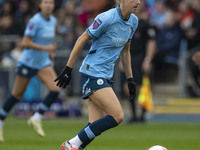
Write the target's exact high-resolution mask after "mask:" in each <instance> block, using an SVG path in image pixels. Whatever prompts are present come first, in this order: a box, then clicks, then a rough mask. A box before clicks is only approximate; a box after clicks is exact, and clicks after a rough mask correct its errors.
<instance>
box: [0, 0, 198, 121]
mask: <svg viewBox="0 0 200 150" xmlns="http://www.w3.org/2000/svg"><path fill="white" fill-rule="evenodd" d="M55 3H56V8H55V11H54V15H55V17H56V18H57V20H58V24H57V27H56V38H55V43H57V48H58V49H57V51H56V55H55V58H54V61H52V64H53V65H54V68H55V70H56V72H57V73H59V72H60V71H61V69H62V68H63V66H64V65H65V64H66V63H67V58H68V56H69V54H70V52H71V50H72V47H73V45H74V43H75V41H76V39H77V38H78V37H79V36H80V35H81V34H82V33H83V32H84V31H85V30H86V29H87V27H88V26H89V25H90V24H91V23H92V22H93V19H94V18H95V17H96V15H98V14H99V13H101V12H103V11H106V10H108V9H109V8H112V7H113V6H114V5H115V0H55ZM142 3H143V8H142V11H141V12H140V17H142V18H143V19H145V20H146V21H147V22H148V23H149V24H150V25H151V26H152V27H153V28H154V29H155V31H156V38H155V41H156V52H155V56H154V59H153V61H152V73H151V90H152V97H153V109H152V110H150V111H149V112H148V113H147V114H146V116H145V118H146V120H149V121H154V120H161V121H162V120H172V121H177V120H184V121H191V120H193V121H200V99H199V98H200V84H199V80H198V78H199V75H200V74H199V66H198V65H197V64H194V63H193V62H192V60H191V56H192V55H193V54H194V53H196V52H197V51H200V0H142ZM35 8H36V1H35V0H0V105H1V106H2V104H3V102H4V100H5V98H6V97H7V96H8V93H9V91H10V90H11V89H12V85H13V80H14V77H15V65H16V62H17V59H18V58H19V56H20V53H21V51H22V47H21V39H22V36H23V33H24V30H25V27H26V24H27V22H28V20H29V19H30V17H31V16H32V15H33V14H34V13H35V11H36V10H35ZM90 44H91V43H88V44H86V45H85V47H84V48H83V50H82V52H81V54H80V56H79V58H78V60H77V62H76V65H75V67H74V69H73V78H72V81H71V83H70V86H69V87H67V88H66V89H62V91H61V93H60V96H59V99H57V101H56V103H55V104H53V105H52V107H51V110H50V112H48V113H46V117H51V118H54V117H58V116H64V117H65V116H66V117H84V116H87V111H86V110H87V109H86V106H85V104H84V103H83V101H82V100H81V99H82V98H81V86H80V82H79V80H80V79H79V72H78V70H79V66H80V65H81V62H82V60H83V58H84V57H85V56H86V54H87V52H88V50H89V48H90ZM132 51H133V53H134V48H133V49H132ZM132 67H133V69H134V66H132ZM122 78H123V72H121V71H120V68H119V66H118V65H116V67H115V74H114V78H113V80H114V81H115V83H114V86H113V88H114V90H115V92H116V94H117V96H118V97H119V99H120V102H121V103H122V105H123V107H124V110H125V115H126V119H127V120H128V118H129V117H130V114H131V112H130V111H131V110H130V108H129V102H128V100H127V98H128V95H126V93H125V92H124V89H123V79H122ZM46 92H47V90H46V88H45V87H43V86H42V85H41V83H40V81H39V80H38V78H37V77H34V78H33V79H32V80H31V82H30V84H29V86H28V88H27V90H26V92H25V94H24V97H23V99H22V101H21V102H20V103H19V104H18V105H17V106H16V107H15V110H14V111H13V115H14V116H16V117H28V116H30V114H32V112H33V111H34V110H36V107H37V104H38V103H39V102H40V101H41V100H42V98H43V97H44V95H46ZM137 111H138V112H139V113H140V109H138V110H137Z"/></svg>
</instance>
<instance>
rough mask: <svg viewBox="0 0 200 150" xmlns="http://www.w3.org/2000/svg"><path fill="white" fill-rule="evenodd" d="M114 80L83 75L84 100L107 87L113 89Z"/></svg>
mask: <svg viewBox="0 0 200 150" xmlns="http://www.w3.org/2000/svg"><path fill="white" fill-rule="evenodd" d="M112 83H113V81H112V80H108V79H105V78H101V77H92V76H88V75H86V74H83V73H81V85H82V94H83V99H87V98H88V97H89V96H90V95H91V94H92V93H93V92H95V91H97V90H99V89H103V88H105V87H112Z"/></svg>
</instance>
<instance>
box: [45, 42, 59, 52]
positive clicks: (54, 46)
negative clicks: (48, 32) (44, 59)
mask: <svg viewBox="0 0 200 150" xmlns="http://www.w3.org/2000/svg"><path fill="white" fill-rule="evenodd" d="M56 48H57V46H56V44H50V45H48V46H47V51H49V52H50V53H53V52H55V51H56Z"/></svg>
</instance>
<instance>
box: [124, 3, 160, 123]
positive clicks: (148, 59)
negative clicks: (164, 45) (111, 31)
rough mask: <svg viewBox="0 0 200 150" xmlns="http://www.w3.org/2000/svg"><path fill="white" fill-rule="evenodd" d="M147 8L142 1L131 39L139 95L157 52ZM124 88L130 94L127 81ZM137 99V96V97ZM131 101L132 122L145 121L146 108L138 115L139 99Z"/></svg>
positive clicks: (154, 35) (132, 59)
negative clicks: (135, 28)
mask: <svg viewBox="0 0 200 150" xmlns="http://www.w3.org/2000/svg"><path fill="white" fill-rule="evenodd" d="M145 10H146V3H145V2H144V1H142V2H141V4H140V6H139V8H138V10H137V13H136V15H137V16H138V18H139V23H138V28H137V30H136V31H135V34H134V35H133V39H132V41H131V66H133V69H132V71H133V76H134V78H135V81H136V84H137V87H136V93H137V96H138V94H139V89H140V86H141V84H142V77H143V75H148V76H149V75H150V73H151V67H152V59H153V57H154V54H155V49H156V48H155V45H156V42H155V38H156V30H155V28H154V27H152V26H151V25H150V24H149V23H148V19H149V15H148V12H146V11H145ZM123 89H124V92H125V94H126V95H127V94H128V86H127V82H125V84H124V85H123ZM136 100H137V97H136ZM136 100H135V101H132V102H131V112H132V115H131V119H130V120H129V122H130V123H132V122H144V121H145V113H146V110H145V108H142V111H141V115H140V117H138V115H137V110H138V109H137V108H138V107H137V106H138V104H137V101H136Z"/></svg>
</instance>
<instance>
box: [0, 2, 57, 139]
mask: <svg viewBox="0 0 200 150" xmlns="http://www.w3.org/2000/svg"><path fill="white" fill-rule="evenodd" d="M39 8H40V11H39V12H38V13H36V14H35V15H34V16H33V17H32V18H31V19H30V21H29V23H28V25H27V27H26V30H25V33H24V37H23V39H22V45H23V47H24V50H23V52H22V54H21V56H20V58H19V60H18V63H17V71H16V74H17V75H16V78H15V82H14V86H13V90H12V92H11V95H10V96H9V97H8V98H7V100H6V101H5V103H4V105H3V108H2V109H1V110H0V141H1V142H3V141H4V138H3V123H4V120H5V118H6V117H7V114H8V113H9V112H10V110H11V109H12V108H13V107H14V106H15V104H16V103H17V102H19V101H20V99H21V98H22V96H23V94H24V92H25V90H26V87H27V85H28V83H29V81H30V79H31V78H32V77H33V76H35V75H37V76H38V77H39V79H40V80H41V81H42V82H43V83H44V84H45V85H46V87H47V88H48V90H49V94H48V95H47V96H46V98H45V99H44V101H43V102H42V103H41V104H40V106H39V109H38V111H37V112H36V113H35V114H34V115H33V116H32V117H31V118H30V119H29V120H28V124H29V125H31V126H32V127H33V129H34V130H35V132H36V133H37V134H38V135H40V136H42V137H44V136H45V133H44V131H43V129H42V126H41V119H42V116H43V114H44V112H46V111H48V109H49V107H50V106H51V104H52V103H53V102H54V101H55V100H56V98H57V97H58V94H59V91H60V88H59V87H57V86H56V84H55V82H54V81H53V80H54V79H55V78H56V77H57V75H56V73H55V71H54V69H53V67H52V66H51V60H50V56H51V55H52V54H53V53H54V52H55V50H56V45H55V44H53V41H54V36H55V26H56V23H57V20H56V18H55V17H53V16H52V12H53V10H54V0H40V1H39Z"/></svg>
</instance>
